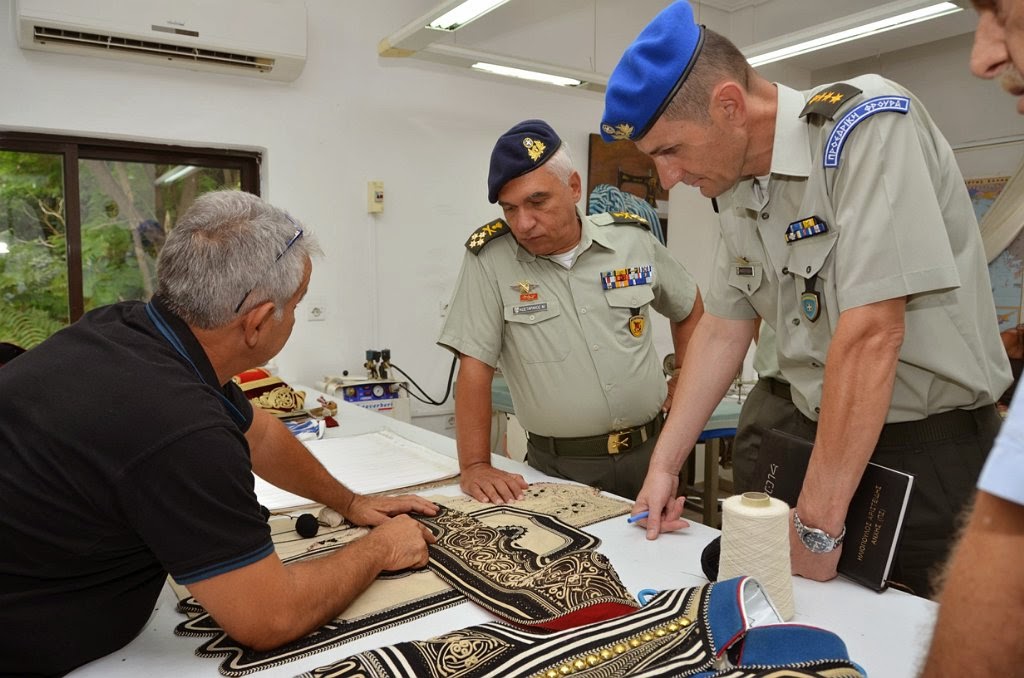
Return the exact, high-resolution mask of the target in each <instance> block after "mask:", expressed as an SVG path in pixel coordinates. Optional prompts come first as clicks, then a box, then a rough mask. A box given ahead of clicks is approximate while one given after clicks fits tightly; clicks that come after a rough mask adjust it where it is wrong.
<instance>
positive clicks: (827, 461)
mask: <svg viewBox="0 0 1024 678" xmlns="http://www.w3.org/2000/svg"><path fill="white" fill-rule="evenodd" d="M904 312H905V303H904V301H903V300H902V299H898V300H890V301H885V302H879V303H877V304H872V305H870V306H864V307H860V308H855V309H850V310H849V311H846V312H844V313H843V315H842V316H841V318H840V321H839V325H838V327H837V329H836V333H835V335H834V336H833V338H832V343H831V345H830V346H829V351H828V359H827V362H826V367H825V375H824V382H823V389H822V399H821V415H820V419H819V421H818V430H817V436H816V437H815V441H814V452H813V454H812V455H811V461H810V464H809V465H808V468H807V475H806V477H805V478H804V485H803V489H802V491H801V495H800V499H799V501H798V508H799V514H800V518H801V520H802V521H803V522H804V523H805V524H807V525H811V526H813V527H818V528H820V529H823V530H825V531H826V532H828V533H829V534H838V533H839V532H840V531H841V530H842V528H843V524H844V523H845V520H846V510H847V507H848V505H849V503H850V498H851V497H852V496H853V493H854V491H855V490H856V489H857V484H858V483H859V482H860V478H861V476H862V475H863V474H864V468H865V467H866V466H867V463H868V460H869V459H870V458H871V455H872V453H873V452H874V449H875V446H876V444H877V443H878V435H879V432H880V431H881V429H882V426H883V425H884V424H885V418H886V414H887V413H888V411H889V406H890V404H891V401H892V392H893V385H894V383H895V379H896V365H897V362H898V359H899V351H900V346H901V345H902V340H903V314H904Z"/></svg>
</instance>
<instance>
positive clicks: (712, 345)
mask: <svg viewBox="0 0 1024 678" xmlns="http://www.w3.org/2000/svg"><path fill="white" fill-rule="evenodd" d="M752 333H753V321H747V320H726V319H724V318H718V317H716V316H712V315H709V314H704V316H703V318H702V319H701V321H700V322H699V323H698V324H697V327H696V329H695V330H694V331H693V334H692V336H691V337H690V340H689V342H688V344H689V345H688V347H687V349H686V356H685V358H684V360H683V364H682V368H681V372H680V376H679V383H678V385H677V386H676V391H675V394H674V396H673V407H672V409H671V410H669V417H668V421H666V423H665V428H664V430H662V432H661V435H660V436H659V437H658V444H657V446H656V447H655V451H654V456H653V457H652V458H651V465H650V470H651V471H663V472H666V473H669V474H676V473H678V472H679V469H680V468H681V467H682V464H683V461H684V460H685V459H686V455H687V454H689V452H690V450H691V449H692V448H693V446H694V444H696V441H697V438H698V437H699V436H700V434H701V432H702V431H703V430H704V426H705V424H707V422H708V419H710V418H711V414H712V413H713V412H714V411H715V407H716V406H717V405H718V403H719V402H721V400H722V396H724V395H725V392H726V391H727V390H728V389H729V384H731V383H732V380H733V379H734V378H735V376H736V372H737V370H738V369H739V366H740V365H742V364H743V356H744V355H746V351H747V349H748V347H749V346H750V339H751V335H752Z"/></svg>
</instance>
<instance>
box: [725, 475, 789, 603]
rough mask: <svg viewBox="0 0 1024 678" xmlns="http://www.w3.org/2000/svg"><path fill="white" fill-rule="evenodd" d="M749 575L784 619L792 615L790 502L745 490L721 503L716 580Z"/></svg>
mask: <svg viewBox="0 0 1024 678" xmlns="http://www.w3.org/2000/svg"><path fill="white" fill-rule="evenodd" d="M741 575H748V576H751V577H753V578H754V579H756V580H757V581H758V583H760V584H761V586H762V587H763V588H764V590H765V591H767V593H768V596H769V597H770V598H771V599H772V602H773V603H775V607H776V609H777V610H778V611H779V614H780V615H781V616H782V618H783V620H785V621H789V620H790V619H792V618H793V611H794V610H793V576H792V573H791V569H790V563H789V506H788V505H787V504H786V503H785V502H784V501H781V500H779V499H775V498H774V497H769V496H768V495H767V494H765V493H763V492H746V493H744V494H742V495H735V496H732V497H729V498H728V499H726V500H725V502H724V504H723V506H722V552H721V558H720V561H719V565H718V580H719V581H724V580H726V579H731V578H733V577H738V576H741Z"/></svg>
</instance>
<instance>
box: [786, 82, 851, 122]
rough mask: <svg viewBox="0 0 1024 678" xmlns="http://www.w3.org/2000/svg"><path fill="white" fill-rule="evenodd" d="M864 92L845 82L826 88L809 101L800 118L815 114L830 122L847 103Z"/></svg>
mask: <svg viewBox="0 0 1024 678" xmlns="http://www.w3.org/2000/svg"><path fill="white" fill-rule="evenodd" d="M862 91H863V90H860V89H858V88H856V87H854V86H853V85H848V84H846V83H845V82H840V83H836V84H835V85H831V86H830V87H826V88H825V89H823V90H821V91H820V92H816V93H815V94H814V96H812V97H811V98H810V99H808V101H807V105H806V106H804V110H802V111H800V117H801V118H802V117H804V116H805V115H809V114H811V113H814V114H815V115H821V116H824V117H826V118H828V119H829V120H832V118H833V117H835V114H836V111H838V110H839V109H840V108H842V107H843V106H844V105H845V104H846V102H847V101H849V100H850V99H852V98H853V97H855V96H857V95H858V94H860V93H861V92H862Z"/></svg>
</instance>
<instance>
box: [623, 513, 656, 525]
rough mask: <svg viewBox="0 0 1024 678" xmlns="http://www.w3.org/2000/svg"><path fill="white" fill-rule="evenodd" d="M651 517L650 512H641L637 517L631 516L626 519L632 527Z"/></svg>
mask: <svg viewBox="0 0 1024 678" xmlns="http://www.w3.org/2000/svg"><path fill="white" fill-rule="evenodd" d="M649 515H651V512H650V511H641V512H640V513H638V514H636V515H635V516H630V517H629V518H626V522H627V523H629V524H630V525H632V524H633V523H635V522H636V521H638V520H643V519H644V518H646V517H647V516H649Z"/></svg>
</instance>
